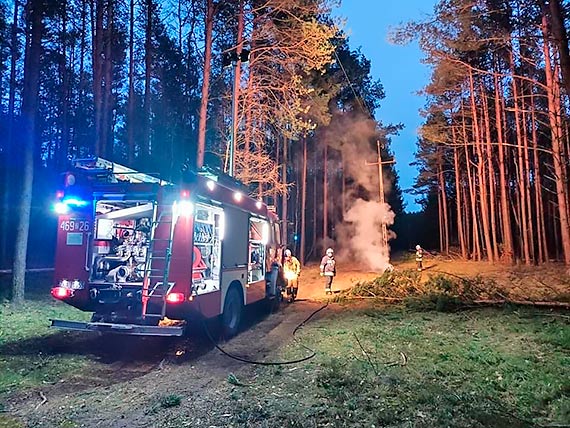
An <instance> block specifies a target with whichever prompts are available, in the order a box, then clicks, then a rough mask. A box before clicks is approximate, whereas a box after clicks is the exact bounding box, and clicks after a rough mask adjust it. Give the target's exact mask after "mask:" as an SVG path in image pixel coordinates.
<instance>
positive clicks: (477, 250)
mask: <svg viewBox="0 0 570 428" xmlns="http://www.w3.org/2000/svg"><path fill="white" fill-rule="evenodd" d="M461 111H462V131H463V148H464V152H465V164H466V168H465V169H466V170H467V183H468V184H469V197H470V202H471V204H470V206H471V222H472V241H473V247H472V252H473V254H474V258H475V260H477V261H480V260H481V245H480V242H479V226H478V224H479V222H478V220H477V218H478V217H477V196H476V193H475V183H474V182H473V177H472V173H471V160H470V154H469V146H468V138H467V124H466V123H465V112H464V109H463V106H461Z"/></svg>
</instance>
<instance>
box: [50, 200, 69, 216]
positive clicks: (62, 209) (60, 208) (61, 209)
mask: <svg viewBox="0 0 570 428" xmlns="http://www.w3.org/2000/svg"><path fill="white" fill-rule="evenodd" d="M53 210H54V211H55V212H56V213H57V214H60V215H64V214H67V213H68V212H69V205H67V204H65V203H63V202H57V203H56V204H55V205H54V206H53Z"/></svg>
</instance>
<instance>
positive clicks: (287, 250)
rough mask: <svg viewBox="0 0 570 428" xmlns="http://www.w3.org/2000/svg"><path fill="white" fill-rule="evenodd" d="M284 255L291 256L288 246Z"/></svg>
mask: <svg viewBox="0 0 570 428" xmlns="http://www.w3.org/2000/svg"><path fill="white" fill-rule="evenodd" d="M285 257H291V250H290V249H289V248H287V249H286V250H285Z"/></svg>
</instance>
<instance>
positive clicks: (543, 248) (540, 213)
mask: <svg viewBox="0 0 570 428" xmlns="http://www.w3.org/2000/svg"><path fill="white" fill-rule="evenodd" d="M530 104H531V107H530V110H531V112H532V117H531V122H532V125H531V128H532V148H533V168H534V197H535V202H534V204H535V207H534V208H535V215H536V225H537V233H538V236H537V241H538V259H539V262H541V263H543V262H546V261H548V259H549V256H548V244H547V241H546V226H545V220H544V204H543V197H542V173H541V171H540V161H539V153H538V135H537V132H536V124H537V122H536V117H535V113H536V107H535V104H534V92H533V91H531V96H530Z"/></svg>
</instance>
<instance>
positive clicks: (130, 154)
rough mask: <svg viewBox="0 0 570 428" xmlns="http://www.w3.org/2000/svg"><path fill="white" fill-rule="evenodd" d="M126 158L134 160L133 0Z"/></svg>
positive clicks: (130, 17) (130, 9) (130, 27)
mask: <svg viewBox="0 0 570 428" xmlns="http://www.w3.org/2000/svg"><path fill="white" fill-rule="evenodd" d="M127 159H128V161H129V165H131V166H132V165H134V161H135V0H130V2H129V99H128V100H127Z"/></svg>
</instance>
